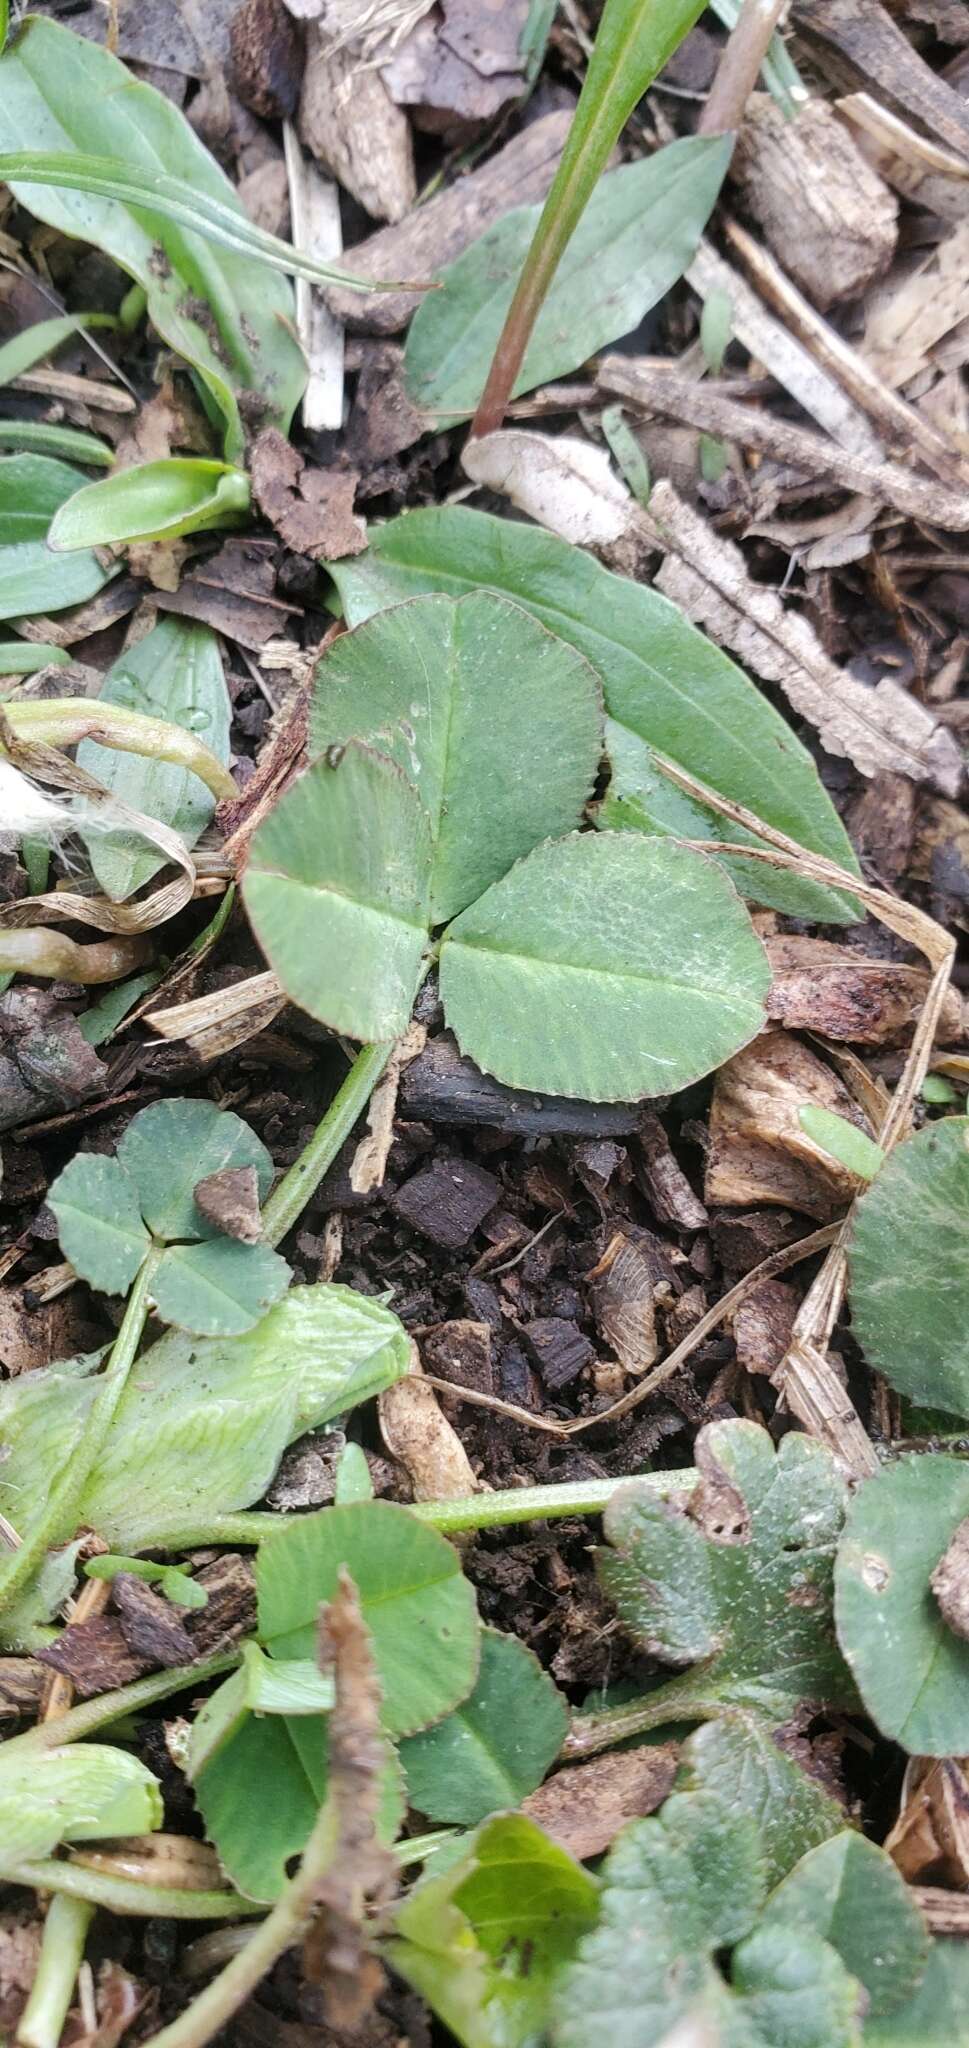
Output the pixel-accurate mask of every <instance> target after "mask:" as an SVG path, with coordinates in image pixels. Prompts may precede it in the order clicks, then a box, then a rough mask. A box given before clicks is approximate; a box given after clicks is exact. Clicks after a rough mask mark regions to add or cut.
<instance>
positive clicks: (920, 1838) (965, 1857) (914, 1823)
mask: <svg viewBox="0 0 969 2048" xmlns="http://www.w3.org/2000/svg"><path fill="white" fill-rule="evenodd" d="M885 1847H886V1849H887V1850H888V1853H889V1855H890V1856H891V1858H892V1860H893V1861H894V1862H895V1863H897V1865H898V1868H899V1870H900V1871H901V1873H902V1876H903V1877H904V1878H905V1879H906V1881H907V1883H909V1884H911V1883H913V1882H914V1881H915V1880H917V1879H919V1878H921V1879H922V1880H923V1882H924V1881H925V1880H926V1879H927V1878H931V1879H934V1880H935V1881H936V1882H938V1883H941V1884H952V1885H958V1886H959V1888H960V1889H964V1887H965V1886H967V1885H969V1783H967V1781H966V1767H965V1758H964V1757H963V1758H957V1757H938V1758H936V1757H911V1758H910V1759H909V1763H908V1766H907V1769H906V1772H905V1778H904V1782H903V1787H902V1810H901V1813H900V1814H899V1817H898V1819H897V1821H896V1822H895V1826H894V1827H893V1829H892V1831H891V1834H890V1835H889V1836H888V1838H887V1840H886V1843H885Z"/></svg>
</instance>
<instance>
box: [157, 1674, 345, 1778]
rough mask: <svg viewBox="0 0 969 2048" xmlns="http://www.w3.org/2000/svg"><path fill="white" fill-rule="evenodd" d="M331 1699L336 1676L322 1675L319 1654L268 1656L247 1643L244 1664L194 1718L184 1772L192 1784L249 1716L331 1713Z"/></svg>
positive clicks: (218, 1688) (225, 1681) (210, 1696)
mask: <svg viewBox="0 0 969 2048" xmlns="http://www.w3.org/2000/svg"><path fill="white" fill-rule="evenodd" d="M333 1698H334V1691H333V1679H332V1677H329V1676H328V1677H324V1676H323V1673H322V1672H321V1670H320V1668H319V1665H318V1663H317V1661H316V1659H315V1658H309V1657H299V1658H296V1657H291V1658H282V1657H267V1656H266V1655H265V1653H264V1651H262V1650H261V1649H260V1647H259V1644H258V1643H246V1644H245V1645H244V1648H243V1652H242V1665H241V1668H240V1669H239V1670H238V1671H233V1672H232V1673H231V1675H230V1676H229V1677H228V1678H226V1679H224V1680H223V1682H222V1684H221V1685H220V1686H217V1687H216V1690H215V1692H213V1693H210V1694H209V1697H208V1699H207V1700H205V1701H204V1702H203V1704H202V1706H201V1707H200V1708H199V1711H198V1713H197V1714H196V1716H195V1719H194V1721H193V1722H192V1729H191V1734H190V1736H189V1742H188V1761H187V1764H186V1773H185V1774H186V1777H187V1778H188V1780H189V1783H190V1784H194V1783H195V1781H196V1780H197V1779H198V1778H199V1777H200V1776H201V1773H202V1772H203V1771H204V1770H205V1768H206V1766H207V1765H208V1764H210V1763H211V1762H212V1759H213V1757H215V1756H217V1755H218V1753H219V1751H220V1750H221V1749H222V1747H223V1746H224V1744H225V1743H226V1742H229V1741H231V1739H232V1738H233V1736H235V1735H237V1734H238V1733H239V1731H240V1729H241V1728H242V1727H243V1724H244V1722H245V1720H246V1717H247V1715H249V1714H288V1715H290V1716H296V1717H299V1716H301V1715H303V1714H314V1715H320V1714H328V1713H329V1711H330V1708H331V1707H332V1705H333Z"/></svg>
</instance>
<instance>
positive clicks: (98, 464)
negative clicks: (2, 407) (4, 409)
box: [0, 419, 114, 469]
mask: <svg viewBox="0 0 969 2048" xmlns="http://www.w3.org/2000/svg"><path fill="white" fill-rule="evenodd" d="M0 448H24V449H27V450H31V451H33V453H34V454H35V455H48V456H63V457H64V458H65V460H66V461H67V462H86V463H87V465H88V468H89V469H110V468H111V464H112V463H113V461H114V449H113V448H112V447H111V446H110V445H109V443H108V442H107V441H99V440H98V438H97V435H96V434H82V433H80V432H79V431H78V429H77V428H76V427H51V426H48V425H47V423H46V421H45V420H2V419H0Z"/></svg>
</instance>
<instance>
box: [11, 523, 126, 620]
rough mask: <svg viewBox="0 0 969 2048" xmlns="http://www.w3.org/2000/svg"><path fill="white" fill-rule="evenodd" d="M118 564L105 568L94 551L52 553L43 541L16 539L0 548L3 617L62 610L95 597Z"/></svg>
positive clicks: (19, 616) (14, 617) (13, 617)
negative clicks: (64, 553)
mask: <svg viewBox="0 0 969 2048" xmlns="http://www.w3.org/2000/svg"><path fill="white" fill-rule="evenodd" d="M116 574H117V565H115V567H114V568H111V569H105V568H103V567H102V565H101V563H100V562H99V561H98V558H97V556H96V555H95V554H89V553H87V552H83V553H79V554H76V555H71V556H70V558H69V559H68V560H66V561H65V560H64V558H63V556H59V555H53V554H51V551H50V549H49V548H48V547H47V546H46V544H45V542H44V541H42V540H24V541H17V542H16V543H15V545H14V546H13V547H9V548H4V547H0V619H19V618H23V617H24V615H25V614H26V615H30V614H31V613H33V614H37V613H38V612H62V611H66V609H67V607H68V605H72V604H86V603H87V601H88V598H89V597H96V596H97V594H98V591H99V590H103V589H104V586H105V584H106V583H109V582H110V580H111V577H112V576H114V575H116Z"/></svg>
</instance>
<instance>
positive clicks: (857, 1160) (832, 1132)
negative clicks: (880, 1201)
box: [797, 1102, 885, 1180]
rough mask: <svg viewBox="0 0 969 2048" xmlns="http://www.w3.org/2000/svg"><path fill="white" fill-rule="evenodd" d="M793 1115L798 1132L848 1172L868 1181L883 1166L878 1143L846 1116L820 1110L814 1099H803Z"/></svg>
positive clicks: (882, 1154) (883, 1161)
mask: <svg viewBox="0 0 969 2048" xmlns="http://www.w3.org/2000/svg"><path fill="white" fill-rule="evenodd" d="M797 1117H798V1122H799V1124H800V1126H801V1129H802V1131H805V1132H806V1133H807V1136H808V1137H809V1138H811V1139H813V1141H814V1143H815V1145H820V1147H821V1149H822V1151H823V1152H827V1153H828V1154H829V1155H830V1157H831V1158H832V1159H837V1160H838V1161H839V1162H840V1164H841V1165H842V1166H846V1167H847V1168H848V1171H849V1173H854V1174H857V1176H858V1178H859V1180H872V1179H873V1178H874V1176H875V1174H876V1173H877V1172H878V1169H879V1167H880V1166H884V1164H885V1154H884V1152H883V1151H882V1148H881V1146H880V1145H876V1144H874V1143H873V1141H872V1139H871V1138H869V1137H866V1135H865V1133H864V1131H859V1129H858V1126H857V1124H852V1123H849V1121H848V1118H847V1117H846V1116H838V1115H837V1114H836V1112H835V1111H834V1110H833V1109H822V1108H821V1107H820V1105H819V1104H818V1103H816V1102H805V1103H803V1104H802V1105H801V1108H800V1109H799V1110H798V1113H797Z"/></svg>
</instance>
